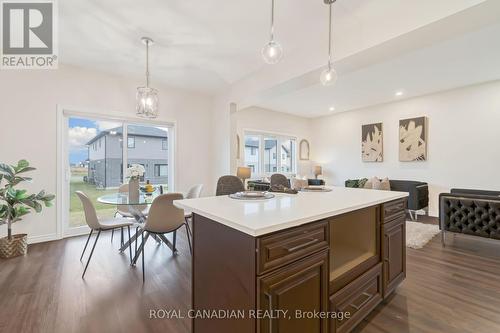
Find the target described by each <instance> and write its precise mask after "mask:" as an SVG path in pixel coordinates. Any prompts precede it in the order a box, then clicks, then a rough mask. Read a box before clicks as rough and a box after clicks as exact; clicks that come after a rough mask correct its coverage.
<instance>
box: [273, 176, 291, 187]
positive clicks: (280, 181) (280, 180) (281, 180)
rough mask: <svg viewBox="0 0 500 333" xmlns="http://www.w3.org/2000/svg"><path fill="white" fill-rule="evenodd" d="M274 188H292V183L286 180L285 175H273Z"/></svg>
mask: <svg viewBox="0 0 500 333" xmlns="http://www.w3.org/2000/svg"><path fill="white" fill-rule="evenodd" d="M273 186H283V187H286V188H290V181H289V180H288V178H286V176H285V175H282V174H281V173H275V174H273V175H271V187H273Z"/></svg>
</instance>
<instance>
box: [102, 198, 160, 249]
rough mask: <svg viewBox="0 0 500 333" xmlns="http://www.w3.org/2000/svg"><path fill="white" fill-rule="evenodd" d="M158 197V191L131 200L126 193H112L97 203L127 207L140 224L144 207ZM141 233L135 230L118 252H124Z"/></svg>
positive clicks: (143, 217) (145, 209) (144, 219)
mask: <svg viewBox="0 0 500 333" xmlns="http://www.w3.org/2000/svg"><path fill="white" fill-rule="evenodd" d="M159 195H160V192H159V191H156V192H153V193H151V194H150V195H146V194H145V193H142V192H140V193H139V196H138V197H136V198H133V199H132V198H130V197H129V195H128V193H126V192H125V193H113V194H106V195H103V196H100V197H98V198H97V202H99V203H102V204H106V205H113V206H127V207H126V210H127V211H128V212H129V213H130V214H131V215H132V216H133V217H134V218H135V219H136V221H137V222H139V223H141V224H142V223H144V222H145V221H146V215H147V213H145V211H147V208H146V207H147V206H149V205H151V204H152V203H153V201H154V199H155V198H156V197H157V196H159ZM144 206H146V207H144ZM124 210H125V207H124ZM141 232H142V231H139V229H137V231H136V233H135V234H134V235H133V236H132V237H131V239H129V240H128V241H127V242H125V243H124V244H123V245H122V247H120V252H123V251H125V250H126V249H127V247H129V246H130V244H131V243H132V242H133V241H135V240H136V239H137V237H138V236H139V235H140V234H141ZM167 245H169V244H167Z"/></svg>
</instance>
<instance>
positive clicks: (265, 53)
mask: <svg viewBox="0 0 500 333" xmlns="http://www.w3.org/2000/svg"><path fill="white" fill-rule="evenodd" d="M262 58H263V59H264V61H265V62H266V63H268V64H270V65H274V64H277V63H278V62H280V60H281V58H283V48H282V47H281V45H280V44H279V43H277V42H275V41H274V40H271V41H270V42H269V43H267V44H266V46H264V47H263V48H262Z"/></svg>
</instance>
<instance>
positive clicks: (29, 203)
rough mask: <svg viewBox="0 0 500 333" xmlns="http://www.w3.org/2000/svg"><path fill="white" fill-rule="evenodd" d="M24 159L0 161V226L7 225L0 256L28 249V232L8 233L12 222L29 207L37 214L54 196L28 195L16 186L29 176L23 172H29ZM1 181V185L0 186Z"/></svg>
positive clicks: (50, 202) (13, 254) (25, 180)
mask: <svg viewBox="0 0 500 333" xmlns="http://www.w3.org/2000/svg"><path fill="white" fill-rule="evenodd" d="M33 170H35V168H32V167H30V165H29V163H28V161H26V160H20V161H19V162H17V165H7V164H2V163H0V225H3V224H7V226H8V229H7V230H8V232H7V237H4V238H0V258H12V257H16V256H20V255H24V254H26V253H27V252H28V235H26V234H18V235H12V224H13V223H16V222H17V221H20V220H21V219H22V218H21V217H22V216H25V215H27V214H29V213H31V211H32V209H34V210H35V212H37V213H40V212H41V211H42V207H43V206H42V203H43V204H45V207H50V206H52V201H53V200H54V198H55V196H54V195H52V194H46V193H45V191H43V190H42V191H40V192H39V193H38V194H28V191H27V190H20V189H17V188H16V187H17V186H18V185H19V184H21V183H22V182H29V181H31V178H29V177H25V176H24V173H26V172H29V171H33ZM2 183H5V185H4V186H3V187H2Z"/></svg>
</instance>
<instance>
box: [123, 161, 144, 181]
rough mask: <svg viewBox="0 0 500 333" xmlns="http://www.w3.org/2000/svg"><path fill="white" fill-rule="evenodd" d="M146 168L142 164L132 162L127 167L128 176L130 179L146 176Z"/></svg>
mask: <svg viewBox="0 0 500 333" xmlns="http://www.w3.org/2000/svg"><path fill="white" fill-rule="evenodd" d="M144 173H146V169H144V167H143V166H142V165H140V164H132V165H131V166H130V167H129V168H127V178H129V179H139V178H141V177H142V176H144Z"/></svg>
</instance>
